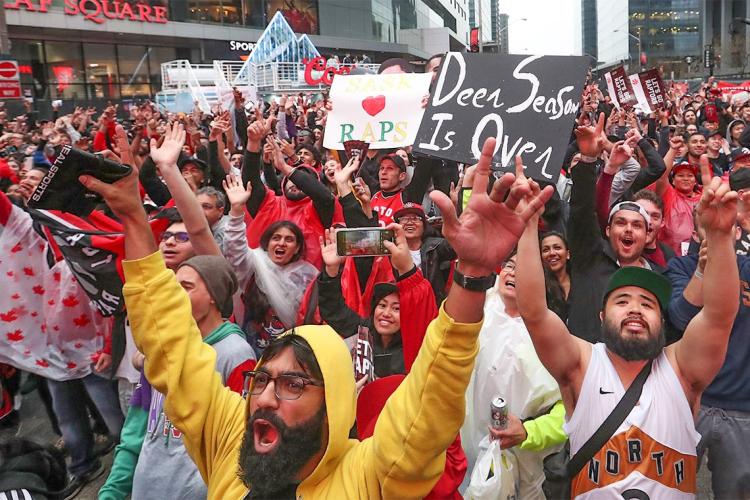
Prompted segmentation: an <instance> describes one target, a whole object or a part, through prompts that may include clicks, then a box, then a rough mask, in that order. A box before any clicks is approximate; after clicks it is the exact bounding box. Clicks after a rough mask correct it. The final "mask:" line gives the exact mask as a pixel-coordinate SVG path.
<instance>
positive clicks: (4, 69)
mask: <svg viewBox="0 0 750 500" xmlns="http://www.w3.org/2000/svg"><path fill="white" fill-rule="evenodd" d="M17 76H18V66H16V65H15V64H14V63H13V62H11V61H0V78H16V77H17Z"/></svg>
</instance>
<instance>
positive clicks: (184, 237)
mask: <svg viewBox="0 0 750 500" xmlns="http://www.w3.org/2000/svg"><path fill="white" fill-rule="evenodd" d="M173 236H174V240H175V241H176V242H178V243H187V242H188V241H190V235H189V234H188V233H186V232H185V231H177V232H176V233H173V232H172V231H164V232H163V233H161V241H167V240H168V239H169V238H171V237H173Z"/></svg>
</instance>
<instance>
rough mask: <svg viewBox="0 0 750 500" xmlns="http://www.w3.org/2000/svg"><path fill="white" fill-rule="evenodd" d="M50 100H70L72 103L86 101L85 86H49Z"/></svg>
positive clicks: (61, 84)
mask: <svg viewBox="0 0 750 500" xmlns="http://www.w3.org/2000/svg"><path fill="white" fill-rule="evenodd" d="M49 94H50V99H71V100H73V101H86V99H87V93H86V86H85V85H82V84H65V83H62V82H57V83H55V84H50V86H49Z"/></svg>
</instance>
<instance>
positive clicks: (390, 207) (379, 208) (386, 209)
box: [370, 190, 404, 227]
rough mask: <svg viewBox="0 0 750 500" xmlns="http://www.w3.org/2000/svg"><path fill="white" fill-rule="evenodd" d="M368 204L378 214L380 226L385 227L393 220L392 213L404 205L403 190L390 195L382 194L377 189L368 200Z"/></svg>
mask: <svg viewBox="0 0 750 500" xmlns="http://www.w3.org/2000/svg"><path fill="white" fill-rule="evenodd" d="M370 206H371V207H372V209H373V210H374V211H375V212H377V214H378V222H379V224H380V227H385V226H387V225H388V224H390V223H391V222H393V214H395V213H396V212H398V211H399V210H401V209H402V208H403V207H404V198H403V190H399V191H397V192H396V193H393V194H390V195H384V194H383V191H378V192H377V193H375V196H373V197H372V200H370Z"/></svg>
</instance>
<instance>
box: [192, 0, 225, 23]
mask: <svg viewBox="0 0 750 500" xmlns="http://www.w3.org/2000/svg"><path fill="white" fill-rule="evenodd" d="M187 3H188V13H187V14H188V18H189V19H191V20H193V21H198V22H201V23H221V15H222V6H221V0H188V2H187Z"/></svg>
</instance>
